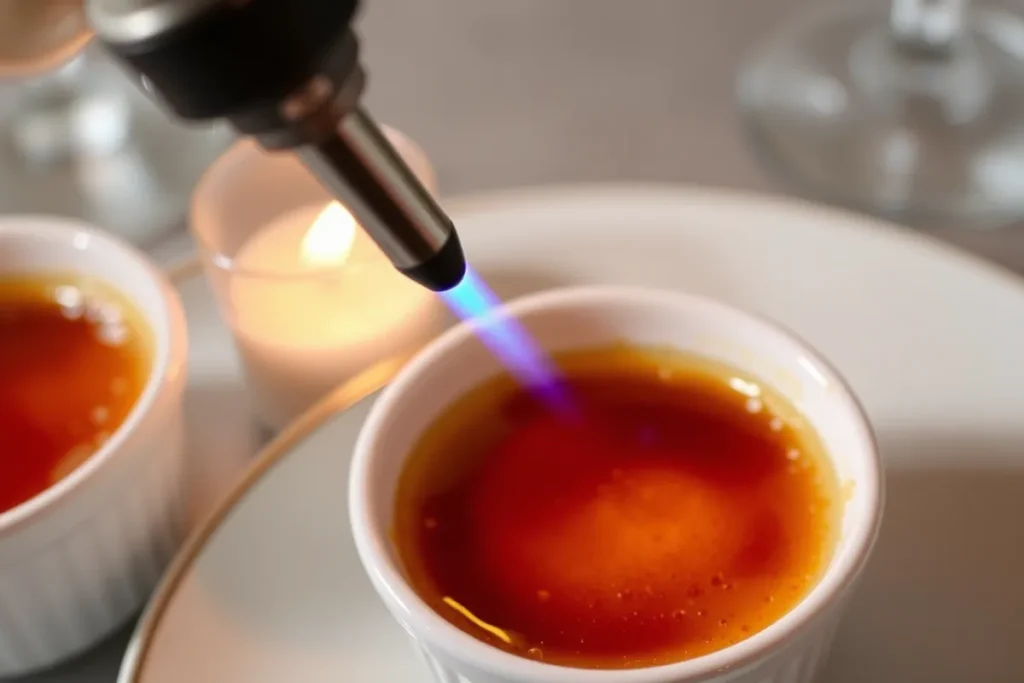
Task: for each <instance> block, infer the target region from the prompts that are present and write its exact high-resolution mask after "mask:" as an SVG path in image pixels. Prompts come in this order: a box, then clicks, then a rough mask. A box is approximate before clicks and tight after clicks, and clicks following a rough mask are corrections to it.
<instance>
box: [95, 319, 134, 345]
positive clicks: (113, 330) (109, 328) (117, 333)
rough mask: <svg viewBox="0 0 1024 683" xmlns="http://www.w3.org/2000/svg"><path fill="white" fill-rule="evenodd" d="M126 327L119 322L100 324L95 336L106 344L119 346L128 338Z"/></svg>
mask: <svg viewBox="0 0 1024 683" xmlns="http://www.w3.org/2000/svg"><path fill="white" fill-rule="evenodd" d="M128 335H129V332H128V328H127V327H126V326H125V325H122V324H120V323H115V324H107V325H100V326H99V327H97V328H96V337H97V338H98V339H99V340H100V341H101V342H103V343H104V344H106V345H107V346H120V345H122V344H124V343H125V342H126V341H127V340H128Z"/></svg>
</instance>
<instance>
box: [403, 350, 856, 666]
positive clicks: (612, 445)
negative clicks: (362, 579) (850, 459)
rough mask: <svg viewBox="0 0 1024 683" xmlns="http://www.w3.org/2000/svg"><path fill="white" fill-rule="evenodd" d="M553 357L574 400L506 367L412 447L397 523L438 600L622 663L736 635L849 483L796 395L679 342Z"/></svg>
mask: <svg viewBox="0 0 1024 683" xmlns="http://www.w3.org/2000/svg"><path fill="white" fill-rule="evenodd" d="M557 361H558V364H559V365H560V366H561V367H562V368H563V369H564V371H565V374H566V378H567V382H568V386H569V389H570V393H571V396H572V399H573V401H572V402H573V406H574V408H573V412H572V414H570V415H556V414H553V413H552V412H550V411H548V410H547V409H545V408H544V406H542V405H540V404H539V403H538V402H537V401H535V400H534V399H533V398H531V397H530V396H529V395H527V394H526V393H524V392H523V391H521V390H519V389H517V388H516V386H515V385H514V384H513V383H512V382H511V380H509V379H508V378H507V377H499V378H496V379H493V380H491V381H489V382H487V383H485V384H484V385H483V386H480V387H478V388H477V389H475V390H473V391H471V392H470V393H469V394H468V395H466V396H464V397H463V398H462V399H461V400H459V401H457V402H456V403H455V404H454V405H453V406H452V407H451V408H450V410H448V411H447V412H446V413H445V414H444V415H443V416H442V417H441V418H440V419H439V420H438V421H437V422H436V423H435V424H434V425H433V426H432V427H431V428H430V429H429V430H428V432H427V433H426V434H425V435H424V436H423V438H422V439H421V441H420V442H419V444H418V446H417V447H416V449H415V451H414V452H413V453H412V454H411V455H410V457H409V459H408V461H407V464H406V467H405V470H404V471H403V475H402V478H401V481H400V485H399V490H398V495H397V503H396V518H395V519H396V525H395V530H394V531H395V541H396V545H397V548H398V551H399V555H400V557H401V559H402V562H403V565H404V566H405V569H406V571H407V573H408V576H409V578H410V581H411V583H412V585H413V586H414V588H415V589H416V590H417V592H418V593H419V594H420V595H421V596H422V597H423V598H424V599H425V600H426V602H427V603H429V604H430V605H431V606H432V607H433V608H434V609H435V610H436V611H437V612H438V613H439V614H441V615H442V616H443V617H444V618H446V619H447V620H449V621H450V622H451V623H452V624H454V625H456V626H458V627H459V628H461V629H463V630H464V631H466V632H467V633H470V634H472V635H474V636H476V637H477V638H479V639H481V640H484V641H486V642H488V643H490V644H492V645H494V646H496V647H499V648H502V649H505V650H508V651H510V652H514V653H517V654H520V655H523V656H528V657H534V658H537V659H541V660H543V661H545V662H549V663H555V664H563V665H567V666H577V667H587V668H630V667H640V666H649V665H654V664H664V663H669V662H675V661H680V660H684V659H688V658H692V657H696V656H698V655H702V654H705V653H708V652H712V651H714V650H718V649H721V648H724V647H726V646H728V645H731V644H733V643H736V642H738V641H740V640H743V639H744V638H747V637H748V636H750V635H751V634H753V633H756V632H757V631H760V630H761V629H763V628H765V627H766V626H768V625H769V624H771V623H772V622H774V621H776V620H778V619H779V618H780V617H781V616H782V615H783V614H785V613H786V612H787V611H788V610H790V609H791V608H792V607H793V606H794V605H795V604H796V603H797V602H798V601H799V600H800V599H801V598H802V597H803V596H804V595H805V594H806V593H807V592H808V590H809V589H810V588H811V587H812V586H813V584H814V583H815V581H816V580H817V579H818V577H819V576H820V575H821V573H822V572H823V570H824V568H825V566H826V565H827V563H828V561H829V559H830V556H831V553H832V550H833V546H834V538H835V535H836V533H837V526H838V515H839V512H840V508H841V506H842V501H841V497H840V496H839V495H838V486H837V482H836V477H835V474H834V472H833V471H832V468H831V465H830V464H829V463H828V461H827V460H826V457H825V454H824V453H823V452H822V447H821V444H820V442H819V440H818V438H817V436H816V435H815V433H814V432H813V430H812V429H811V428H810V427H809V425H808V424H807V423H806V422H805V421H804V420H803V419H802V418H801V417H800V416H799V415H798V414H797V413H796V411H795V410H794V409H793V407H792V406H791V405H789V404H788V403H786V402H785V401H784V400H783V399H781V398H780V397H779V396H778V395H776V394H775V393H773V392H772V391H771V390H770V389H768V388H767V387H764V386H762V385H760V384H759V383H758V382H757V381H756V380H754V379H753V378H751V377H749V376H745V375H743V374H742V373H739V372H737V371H735V370H733V369H731V368H728V367H725V366H722V365H718V364H716V363H712V362H709V361H706V360H700V359H695V358H692V357H689V356H685V355H682V354H678V353H674V352H670V351H664V350H655V349H646V350H645V349H636V348H630V347H624V346H619V347H614V348H606V349H595V350H588V351H577V352H573V353H569V354H564V355H562V356H561V357H560V358H558V359H557Z"/></svg>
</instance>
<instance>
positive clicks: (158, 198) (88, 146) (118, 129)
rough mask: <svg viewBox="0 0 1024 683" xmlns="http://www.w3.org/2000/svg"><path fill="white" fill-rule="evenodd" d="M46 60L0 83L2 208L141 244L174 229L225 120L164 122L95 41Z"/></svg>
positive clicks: (217, 145) (223, 139) (225, 142)
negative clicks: (62, 219)
mask: <svg viewBox="0 0 1024 683" xmlns="http://www.w3.org/2000/svg"><path fill="white" fill-rule="evenodd" d="M2 1H4V0H0V2H2ZM51 4H60V3H51ZM71 4H74V3H71ZM20 6H24V5H20ZM2 20H3V16H2V13H0V21H2ZM4 33H5V32H4V31H2V30H0V42H2V40H3V38H4V37H5V36H4ZM5 58H6V57H5V55H4V54H3V48H0V62H2V60H3V59H5ZM45 61H47V62H48V63H54V64H56V66H55V67H54V68H52V69H51V70H48V71H34V72H32V73H31V74H30V75H29V76H27V77H21V78H15V79H8V80H6V81H4V83H3V85H2V86H0V131H2V132H0V211H2V212H4V213H20V212H32V213H35V212H44V213H48V214H61V215H67V216H72V217H77V218H81V219H83V220H85V221H88V222H90V223H93V224H95V225H99V226H102V227H104V228H106V229H108V230H110V231H111V232H113V233H115V234H118V235H120V236H122V237H124V238H126V239H128V240H130V241H131V242H133V243H135V244H137V245H141V246H150V245H152V244H153V243H155V242H158V241H159V240H160V239H161V238H162V237H163V236H164V235H166V234H168V233H169V232H171V231H173V230H175V229H178V228H180V227H182V226H183V225H184V219H185V215H186V213H187V207H188V202H189V198H190V196H191V193H192V189H193V187H194V185H195V183H196V181H197V180H198V178H199V175H200V174H201V173H202V172H203V171H204V170H205V169H206V167H207V166H208V165H209V164H210V163H211V162H212V161H213V160H214V159H215V158H217V156H219V155H220V153H221V152H223V151H224V150H225V149H227V147H228V146H229V145H230V143H231V142H232V140H233V135H232V134H231V132H230V131H229V130H228V129H227V127H225V126H216V125H214V126H209V127H186V126H184V125H183V124H180V123H179V122H177V121H174V120H172V119H171V117H170V115H169V114H167V113H165V112H164V111H162V110H161V109H160V108H159V107H158V106H157V105H156V104H155V103H154V102H151V101H150V100H149V99H148V98H147V96H146V95H145V94H144V93H143V92H142V91H141V90H140V89H139V88H138V87H137V86H136V85H135V84H134V83H133V82H132V81H131V79H130V77H129V75H128V73H127V72H126V71H123V70H122V69H121V68H120V67H119V66H118V65H116V64H115V63H114V62H113V60H111V59H110V58H108V57H107V56H106V55H105V54H104V53H103V52H102V49H101V48H100V47H99V46H97V45H93V44H89V45H85V46H84V49H82V50H81V51H80V52H78V53H77V54H73V55H71V56H70V60H69V61H66V62H64V63H60V62H59V60H56V59H54V60H45ZM12 72H13V69H8V71H7V73H12ZM0 73H2V69H0Z"/></svg>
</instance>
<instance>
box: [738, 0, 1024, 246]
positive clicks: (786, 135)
mask: <svg viewBox="0 0 1024 683" xmlns="http://www.w3.org/2000/svg"><path fill="white" fill-rule="evenodd" d="M1019 9H1020V8H1019V7H1015V6H1014V5H1012V4H1006V5H1000V4H998V3H992V2H985V3H980V2H979V3H972V4H968V3H967V2H966V0H893V2H892V5H891V6H889V7H887V8H886V7H880V6H871V4H867V5H866V4H864V3H862V2H857V3H850V4H848V5H845V6H841V7H834V8H832V9H826V10H823V11H818V12H814V13H811V14H809V15H808V16H805V17H801V18H800V20H799V21H797V22H794V23H792V24H790V25H789V26H787V27H786V28H785V29H784V30H782V31H780V32H778V33H776V34H774V35H773V36H771V38H770V39H769V40H768V41H767V42H765V43H764V44H763V45H761V46H760V47H759V48H758V49H757V50H755V52H754V53H753V55H752V57H751V58H750V59H749V61H748V62H747V64H746V66H745V68H744V70H743V71H742V73H741V75H740V78H739V82H738V87H737V97H738V102H739V107H740V112H741V116H742V121H743V125H744V128H745V130H746V132H747V134H748V136H749V139H750V141H751V143H752V145H753V147H754V150H755V153H756V154H757V155H758V157H759V159H760V161H761V162H762V163H763V164H764V165H765V166H767V167H768V168H769V169H770V170H772V171H774V172H776V173H777V174H778V175H779V176H781V177H782V178H783V179H784V180H786V181H788V182H790V183H792V184H794V185H796V186H797V187H798V188H800V189H801V190H803V191H806V192H808V193H810V194H813V195H814V196H817V197H820V198H823V199H827V200H830V201H833V202H836V203H839V204H845V205H847V206H850V207H853V208H857V209H861V210H865V211H869V212H872V213H878V214H883V215H886V216H888V217H890V218H895V219H898V220H903V221H907V222H914V223H924V224H931V225H935V226H962V227H970V228H991V227H999V226H1003V225H1006V224H1008V223H1011V222H1014V221H1016V220H1019V219H1021V218H1024V21H1022V19H1021V16H1020V15H1019V14H1018V10H1019Z"/></svg>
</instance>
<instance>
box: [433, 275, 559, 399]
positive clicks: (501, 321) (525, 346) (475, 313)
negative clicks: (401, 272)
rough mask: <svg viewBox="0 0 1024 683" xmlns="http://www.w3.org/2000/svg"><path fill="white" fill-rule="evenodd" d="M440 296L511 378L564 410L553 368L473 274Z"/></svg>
mask: <svg viewBox="0 0 1024 683" xmlns="http://www.w3.org/2000/svg"><path fill="white" fill-rule="evenodd" d="M441 297H442V298H443V299H444V301H445V303H446V304H447V305H448V307H449V308H450V309H451V310H452V312H453V313H455V315H457V316H458V317H459V318H460V319H462V320H471V321H473V322H474V324H475V325H476V333H477V336H478V337H479V339H480V341H482V342H483V343H484V345H486V346H487V348H488V349H490V351H491V353H493V354H494V355H495V357H496V358H497V359H498V360H499V361H500V362H501V364H502V365H504V366H505V369H507V370H508V371H509V372H510V373H511V374H512V376H513V377H515V378H516V379H517V380H518V381H519V382H520V383H522V384H523V385H524V386H526V387H528V388H529V389H530V390H532V391H534V392H535V393H536V394H537V395H538V396H539V397H540V398H541V399H543V400H545V401H546V402H547V403H549V404H550V405H551V407H554V408H557V409H564V408H566V398H565V396H564V391H563V386H562V382H561V381H560V378H559V373H558V370H557V368H555V366H554V364H553V363H552V362H551V360H550V359H549V358H548V356H547V354H546V353H544V351H542V350H541V348H540V346H538V345H537V342H536V341H535V340H534V339H533V337H531V336H530V333H529V332H527V331H526V329H525V328H524V327H523V326H522V324H520V323H519V321H517V320H515V319H514V318H512V317H511V316H509V315H507V314H505V313H504V311H503V310H502V308H501V301H499V300H498V297H497V296H496V295H495V294H494V292H492V291H491V289H490V287H488V286H487V283H485V282H484V281H483V279H482V278H481V277H480V276H479V275H477V274H476V272H475V271H473V270H472V269H471V268H468V267H467V268H466V274H465V275H464V276H463V278H462V281H461V282H459V284H457V285H455V286H454V287H452V288H451V289H449V290H448V291H446V292H442V293H441Z"/></svg>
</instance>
